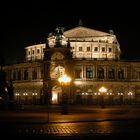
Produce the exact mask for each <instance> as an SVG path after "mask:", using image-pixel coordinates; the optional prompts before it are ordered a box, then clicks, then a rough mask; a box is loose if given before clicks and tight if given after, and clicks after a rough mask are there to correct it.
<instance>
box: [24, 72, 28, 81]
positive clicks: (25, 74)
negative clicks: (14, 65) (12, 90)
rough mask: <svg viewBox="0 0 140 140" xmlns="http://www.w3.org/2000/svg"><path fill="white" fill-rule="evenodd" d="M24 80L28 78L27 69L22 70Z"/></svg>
mask: <svg viewBox="0 0 140 140" xmlns="http://www.w3.org/2000/svg"><path fill="white" fill-rule="evenodd" d="M24 80H28V71H27V70H24Z"/></svg>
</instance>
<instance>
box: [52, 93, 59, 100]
mask: <svg viewBox="0 0 140 140" xmlns="http://www.w3.org/2000/svg"><path fill="white" fill-rule="evenodd" d="M57 98H58V97H57V93H53V94H52V101H53V102H56V101H57Z"/></svg>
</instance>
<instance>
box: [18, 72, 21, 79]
mask: <svg viewBox="0 0 140 140" xmlns="http://www.w3.org/2000/svg"><path fill="white" fill-rule="evenodd" d="M17 78H18V80H21V71H18V77H17Z"/></svg>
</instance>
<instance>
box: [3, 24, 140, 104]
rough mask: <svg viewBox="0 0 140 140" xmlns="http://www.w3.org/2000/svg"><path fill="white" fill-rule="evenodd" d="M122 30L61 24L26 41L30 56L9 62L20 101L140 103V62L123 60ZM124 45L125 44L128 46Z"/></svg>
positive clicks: (7, 69) (7, 68)
mask: <svg viewBox="0 0 140 140" xmlns="http://www.w3.org/2000/svg"><path fill="white" fill-rule="evenodd" d="M120 46H121V44H119V42H118V40H117V37H116V35H115V34H114V33H113V31H112V30H110V31H109V32H108V33H106V32H102V31H98V30H94V29H90V28H87V27H83V26H78V27H75V28H73V29H70V30H67V31H64V30H63V28H61V27H58V28H56V30H55V32H54V33H50V34H49V35H48V37H47V39H46V42H44V43H43V44H35V45H32V46H26V47H25V51H26V55H25V61H23V62H22V63H17V64H11V65H6V66H4V71H5V72H6V79H7V81H8V80H10V79H12V82H13V87H14V100H15V101H16V102H17V103H19V104H48V103H49V104H61V103H63V102H67V103H68V104H82V105H85V104H86V105H89V104H90V105H91V104H92V105H98V104H101V103H102V102H104V104H108V105H113V104H139V103H140V61H130V60H121V58H120V55H121V53H123V52H121V49H120V48H121V47H120ZM122 47H123V46H122Z"/></svg>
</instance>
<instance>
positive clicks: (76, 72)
mask: <svg viewBox="0 0 140 140" xmlns="http://www.w3.org/2000/svg"><path fill="white" fill-rule="evenodd" d="M81 77H82V70H81V69H80V68H77V69H75V78H81Z"/></svg>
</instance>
